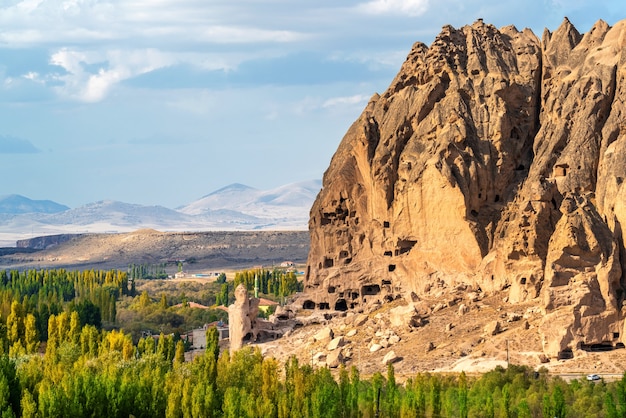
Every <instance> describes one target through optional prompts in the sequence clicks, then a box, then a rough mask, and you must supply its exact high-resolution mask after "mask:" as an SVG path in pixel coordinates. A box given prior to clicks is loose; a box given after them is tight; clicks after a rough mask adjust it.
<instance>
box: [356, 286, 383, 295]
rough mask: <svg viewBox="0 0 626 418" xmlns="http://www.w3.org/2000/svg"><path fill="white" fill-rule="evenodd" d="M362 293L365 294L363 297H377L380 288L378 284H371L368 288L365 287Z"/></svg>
mask: <svg viewBox="0 0 626 418" xmlns="http://www.w3.org/2000/svg"><path fill="white" fill-rule="evenodd" d="M361 293H362V294H363V296H366V295H370V296H375V295H377V294H379V293H380V286H379V285H377V284H370V285H367V286H363V289H362V291H361Z"/></svg>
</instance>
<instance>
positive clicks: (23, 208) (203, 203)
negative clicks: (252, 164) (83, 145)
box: [0, 180, 322, 247]
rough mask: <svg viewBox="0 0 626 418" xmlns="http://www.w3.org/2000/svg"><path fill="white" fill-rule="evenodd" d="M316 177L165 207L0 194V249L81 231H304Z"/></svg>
mask: <svg viewBox="0 0 626 418" xmlns="http://www.w3.org/2000/svg"><path fill="white" fill-rule="evenodd" d="M321 184H322V183H321V181H319V180H312V181H305V182H300V183H292V184H287V185H285V186H280V187H277V188H275V189H271V190H258V189H255V188H253V187H250V186H246V185H243V184H238V183H236V184H231V185H229V186H226V187H223V188H221V189H219V190H216V191H214V192H212V193H210V194H208V195H206V196H204V197H202V198H200V199H198V200H196V201H194V202H192V203H190V204H188V205H186V206H183V207H180V208H177V209H175V210H174V209H168V208H165V207H163V206H143V205H137V204H130V203H124V202H117V201H112V200H103V201H99V202H94V203H89V204H87V205H84V206H80V207H78V208H74V209H70V208H68V207H67V206H63V205H59V204H58V203H54V202H51V201H47V200H46V201H33V200H30V199H28V198H25V197H23V196H17V195H12V196H7V197H4V198H0V222H2V230H1V231H0V247H1V246H7V245H8V246H13V245H15V241H17V240H18V239H28V238H32V237H35V236H44V235H56V234H67V233H85V232H130V231H134V230H137V229H142V228H152V229H156V230H160V231H236V230H240V231H246V230H305V229H306V228H307V225H308V220H309V210H310V208H311V206H312V204H313V201H314V200H315V197H316V196H317V193H318V192H319V191H320V189H321Z"/></svg>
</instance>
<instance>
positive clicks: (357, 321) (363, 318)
mask: <svg viewBox="0 0 626 418" xmlns="http://www.w3.org/2000/svg"><path fill="white" fill-rule="evenodd" d="M367 319H368V318H367V315H364V314H359V315H357V316H356V317H355V318H354V322H353V323H352V325H354V326H355V327H361V326H363V325H364V324H365V323H366V322H367Z"/></svg>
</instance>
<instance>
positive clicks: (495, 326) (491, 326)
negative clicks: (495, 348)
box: [484, 321, 502, 336]
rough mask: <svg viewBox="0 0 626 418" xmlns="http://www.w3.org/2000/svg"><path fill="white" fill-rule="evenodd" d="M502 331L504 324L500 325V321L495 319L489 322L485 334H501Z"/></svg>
mask: <svg viewBox="0 0 626 418" xmlns="http://www.w3.org/2000/svg"><path fill="white" fill-rule="evenodd" d="M500 332H502V325H500V322H499V321H493V322H490V323H488V324H487V325H486V326H485V329H484V333H485V335H491V336H493V335H497V334H499V333H500Z"/></svg>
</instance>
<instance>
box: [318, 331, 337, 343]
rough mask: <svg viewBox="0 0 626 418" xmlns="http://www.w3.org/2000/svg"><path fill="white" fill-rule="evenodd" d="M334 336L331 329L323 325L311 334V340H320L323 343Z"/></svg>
mask: <svg viewBox="0 0 626 418" xmlns="http://www.w3.org/2000/svg"><path fill="white" fill-rule="evenodd" d="M333 337H334V333H333V330H332V329H330V328H329V327H324V328H322V329H320V330H319V331H318V332H317V333H316V334H315V335H314V336H313V340H314V341H320V342H323V343H326V342H330V340H332V339H333Z"/></svg>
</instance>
